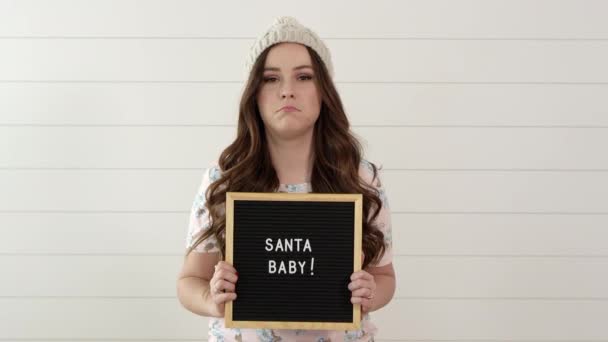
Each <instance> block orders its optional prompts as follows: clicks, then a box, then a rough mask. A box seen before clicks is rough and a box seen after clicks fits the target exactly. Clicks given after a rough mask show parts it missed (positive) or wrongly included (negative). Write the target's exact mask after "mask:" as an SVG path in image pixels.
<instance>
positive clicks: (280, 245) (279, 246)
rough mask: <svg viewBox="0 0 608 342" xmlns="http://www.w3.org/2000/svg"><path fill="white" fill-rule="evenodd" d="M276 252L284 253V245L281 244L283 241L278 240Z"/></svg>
mask: <svg viewBox="0 0 608 342" xmlns="http://www.w3.org/2000/svg"><path fill="white" fill-rule="evenodd" d="M274 251H275V252H278V251H281V252H282V251H283V245H282V244H281V239H278V240H277V245H276V246H275V247H274Z"/></svg>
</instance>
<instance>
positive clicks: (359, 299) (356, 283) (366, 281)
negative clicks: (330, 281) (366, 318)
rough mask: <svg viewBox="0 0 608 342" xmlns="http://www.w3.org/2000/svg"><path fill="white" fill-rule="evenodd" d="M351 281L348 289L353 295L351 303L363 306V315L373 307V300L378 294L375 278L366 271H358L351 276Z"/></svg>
mask: <svg viewBox="0 0 608 342" xmlns="http://www.w3.org/2000/svg"><path fill="white" fill-rule="evenodd" d="M350 280H351V282H350V283H349V284H348V289H349V290H350V291H351V293H352V297H351V298H350V301H351V303H353V304H361V311H362V313H366V312H368V311H369V310H370V309H371V307H372V299H373V298H374V295H375V293H376V281H375V280H374V276H373V275H371V274H369V273H367V272H365V271H357V272H355V273H353V274H352V275H351V276H350Z"/></svg>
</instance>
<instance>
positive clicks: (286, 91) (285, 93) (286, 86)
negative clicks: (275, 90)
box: [281, 82, 294, 98]
mask: <svg viewBox="0 0 608 342" xmlns="http://www.w3.org/2000/svg"><path fill="white" fill-rule="evenodd" d="M286 97H294V93H293V87H292V86H291V83H290V82H285V83H283V86H282V87H281V98H286Z"/></svg>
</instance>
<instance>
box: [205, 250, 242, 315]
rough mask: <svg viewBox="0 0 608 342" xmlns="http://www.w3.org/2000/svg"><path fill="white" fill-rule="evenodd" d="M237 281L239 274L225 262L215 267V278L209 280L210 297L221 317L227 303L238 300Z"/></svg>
mask: <svg viewBox="0 0 608 342" xmlns="http://www.w3.org/2000/svg"><path fill="white" fill-rule="evenodd" d="M237 279H238V276H237V272H236V270H235V269H234V267H232V265H230V264H228V263H227V262H225V261H220V262H218V263H217V265H215V271H214V272H213V277H212V278H211V280H209V297H210V298H211V300H212V302H213V303H214V304H215V305H216V307H217V313H218V315H219V317H222V316H224V307H225V304H226V302H228V301H233V300H235V299H236V293H235V292H234V289H235V284H236V281H237Z"/></svg>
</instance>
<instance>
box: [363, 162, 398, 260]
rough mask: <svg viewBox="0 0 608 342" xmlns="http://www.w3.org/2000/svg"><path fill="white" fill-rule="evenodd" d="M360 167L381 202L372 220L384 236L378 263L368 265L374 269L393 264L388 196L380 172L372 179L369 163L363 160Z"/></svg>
mask: <svg viewBox="0 0 608 342" xmlns="http://www.w3.org/2000/svg"><path fill="white" fill-rule="evenodd" d="M361 165H362V172H363V178H364V179H365V180H366V181H367V182H368V184H371V185H372V186H373V187H374V188H375V189H376V190H377V191H378V195H379V197H380V200H381V201H382V207H381V208H380V212H379V213H378V216H377V217H376V219H375V220H374V223H375V224H376V226H377V227H378V229H379V230H380V231H382V233H383V234H384V246H385V250H384V254H383V255H382V257H381V258H380V259H379V260H378V262H377V263H374V264H370V265H371V266H375V267H379V266H386V265H388V264H390V263H391V262H393V235H392V233H393V232H392V222H391V211H390V206H389V203H388V196H387V195H386V190H385V188H384V184H383V183H382V172H381V171H380V170H377V174H376V178H374V171H373V168H372V165H371V164H370V162H368V161H367V160H363V161H362V162H361ZM371 214H372V212H370V213H369V215H371Z"/></svg>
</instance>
